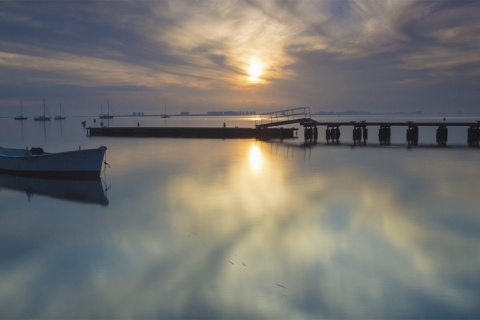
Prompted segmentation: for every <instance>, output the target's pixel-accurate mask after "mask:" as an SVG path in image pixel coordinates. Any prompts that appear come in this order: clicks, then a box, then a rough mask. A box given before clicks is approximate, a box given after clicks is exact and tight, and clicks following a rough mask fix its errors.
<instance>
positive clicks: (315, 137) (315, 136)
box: [313, 126, 318, 143]
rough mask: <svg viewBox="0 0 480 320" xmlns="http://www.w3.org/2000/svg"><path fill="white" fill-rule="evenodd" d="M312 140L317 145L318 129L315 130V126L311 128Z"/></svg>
mask: <svg viewBox="0 0 480 320" xmlns="http://www.w3.org/2000/svg"><path fill="white" fill-rule="evenodd" d="M313 139H314V140H315V143H317V139H318V129H317V126H315V127H313Z"/></svg>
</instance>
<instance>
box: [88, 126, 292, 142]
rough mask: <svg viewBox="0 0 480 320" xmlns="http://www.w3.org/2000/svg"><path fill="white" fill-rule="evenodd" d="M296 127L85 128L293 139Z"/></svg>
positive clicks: (128, 133)
mask: <svg viewBox="0 0 480 320" xmlns="http://www.w3.org/2000/svg"><path fill="white" fill-rule="evenodd" d="M297 130H298V129H297V128H225V127H219V128H212V127H98V128H91V127H90V128H87V134H88V135H89V136H110V137H158V138H209V139H247V138H255V139H259V140H269V139H293V138H295V137H296V132H297Z"/></svg>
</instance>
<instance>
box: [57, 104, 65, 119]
mask: <svg viewBox="0 0 480 320" xmlns="http://www.w3.org/2000/svg"><path fill="white" fill-rule="evenodd" d="M65 118H66V116H65V111H63V108H62V104H61V103H60V113H59V114H58V116H55V120H65Z"/></svg>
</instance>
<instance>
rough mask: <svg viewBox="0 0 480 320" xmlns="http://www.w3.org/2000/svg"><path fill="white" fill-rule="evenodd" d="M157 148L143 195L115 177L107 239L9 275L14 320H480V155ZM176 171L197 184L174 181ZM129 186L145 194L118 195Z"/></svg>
mask: <svg viewBox="0 0 480 320" xmlns="http://www.w3.org/2000/svg"><path fill="white" fill-rule="evenodd" d="M146 143H147V144H148V143H152V151H151V152H152V154H151V155H149V154H148V152H149V151H148V150H149V149H148V148H147V149H146V150H147V151H145V152H146V154H144V155H143V156H144V157H143V160H142V161H143V163H144V167H142V168H138V169H135V170H142V172H143V171H144V170H145V171H148V170H146V169H147V168H150V169H151V170H149V171H148V172H149V173H150V176H148V175H146V174H145V175H142V180H133V179H134V178H132V177H133V176H135V172H134V170H133V169H132V170H133V172H132V171H127V172H126V173H125V177H122V176H121V175H119V176H118V177H113V178H112V179H113V180H114V181H113V182H112V184H113V185H114V186H115V184H114V182H115V180H116V181H117V184H116V186H117V189H115V188H112V192H111V193H110V199H111V201H110V203H111V205H110V206H109V207H108V210H114V211H111V212H112V213H114V214H111V215H109V216H105V215H104V216H92V215H89V216H88V219H91V220H90V221H89V223H91V224H98V223H103V224H102V226H104V227H105V228H104V229H100V228H97V229H93V230H91V231H90V233H89V234H88V237H86V236H85V238H82V237H81V236H80V235H79V236H78V237H77V238H76V239H73V240H70V242H67V243H66V244H64V245H63V246H60V247H58V248H56V249H55V250H52V247H49V246H48V245H43V246H40V247H39V250H40V251H39V252H40V253H45V252H47V253H49V254H48V255H47V256H42V254H40V253H36V254H32V253H26V254H25V257H24V259H22V260H17V262H15V263H14V264H13V265H12V268H2V269H1V273H0V279H1V280H2V288H5V286H3V284H4V283H7V284H9V285H8V286H7V287H8V289H0V296H1V297H2V298H1V301H2V302H5V301H10V302H12V303H11V304H10V305H9V307H8V310H9V311H10V312H9V313H6V314H5V315H6V316H13V315H20V317H26V316H35V317H44V318H49V317H52V316H59V317H61V316H68V315H70V316H71V315H72V314H74V315H75V316H78V317H89V318H92V317H93V318H99V317H107V318H118V317H123V318H141V317H149V318H152V317H154V318H194V317H207V318H223V319H225V318H289V319H292V318H302V319H305V318H312V319H313V318H314V319H318V318H395V317H400V318H412V317H416V318H439V317H450V318H452V317H454V318H462V317H464V318H466V317H471V316H472V315H474V314H478V312H479V307H478V306H477V305H476V300H475V299H476V298H477V297H478V295H479V292H480V284H479V281H478V279H477V278H478V277H477V275H478V270H480V260H479V259H478V257H479V256H480V249H479V248H480V239H479V237H478V234H479V233H478V231H479V230H480V221H479V218H478V214H477V209H478V207H479V206H480V200H478V199H477V197H475V196H474V195H475V191H474V190H479V187H480V182H479V181H480V179H478V178H479V174H480V173H478V170H476V169H477V167H476V165H477V164H478V160H479V159H478V158H479V155H478V154H477V153H475V152H467V151H465V153H462V152H463V151H460V155H453V153H452V154H445V153H440V152H439V151H437V150H433V151H432V150H420V149H419V150H415V151H414V152H408V153H407V151H405V150H401V151H400V150H366V149H357V150H350V149H348V148H314V149H312V150H311V151H310V152H309V153H308V155H306V153H304V152H306V151H304V150H303V149H297V150H295V151H294V152H290V153H288V152H287V150H286V149H283V147H280V148H276V147H273V146H272V145H270V144H267V143H258V142H257V143H256V144H255V143H253V142H250V141H208V142H205V141H202V142H201V144H202V145H203V148H204V150H208V152H197V153H195V154H196V155H197V156H196V157H195V158H194V159H192V158H188V157H185V152H187V153H188V154H192V152H191V149H189V148H194V144H196V143H197V142H186V141H182V142H181V143H180V144H172V145H170V146H169V148H170V149H169V151H170V153H169V156H168V157H166V159H165V160H164V159H163V158H162V157H156V153H157V152H158V151H154V150H156V149H155V148H156V145H155V142H146ZM154 146H155V147H154ZM185 150H189V151H185ZM114 152H115V151H112V153H114ZM111 158H112V159H113V158H115V155H111ZM252 159H254V160H255V161H253V160H252ZM167 163H168V165H167ZM259 164H260V165H259ZM173 166H178V168H180V167H182V168H184V170H175V171H173V172H172V171H168V169H169V168H172V167H173ZM257 166H258V167H259V168H261V169H256V168H257ZM163 167H165V168H163ZM139 172H140V171H139ZM122 179H123V180H122ZM124 180H125V181H126V180H129V181H130V183H135V186H136V188H135V190H131V192H130V193H129V194H128V195H129V196H127V193H126V191H123V190H120V191H116V192H119V194H117V195H115V193H114V192H113V190H119V189H120V188H122V185H121V184H120V183H119V182H121V181H124ZM124 188H125V189H127V186H125V187H124ZM130 189H131V187H130ZM124 192H125V193H124ZM112 193H113V194H112ZM62 227H64V228H65V227H70V228H74V227H75V226H74V225H73V224H70V223H64V224H63V225H62ZM80 227H81V228H85V229H87V228H88V227H87V224H85V225H82V226H80ZM37 228H42V224H40V225H38V226H37ZM2 229H3V228H2ZM67 231H68V230H67ZM50 232H53V233H55V229H50ZM64 232H65V230H64ZM79 232H80V231H79ZM84 232H85V231H84ZM23 236H24V237H28V235H23ZM31 240H32V241H33V240H41V239H31ZM10 241H14V240H10ZM75 256H77V257H78V258H77V260H74V261H75V262H74V263H70V264H68V265H64V264H65V259H66V258H67V257H70V258H71V257H75ZM7 279H9V280H7ZM12 279H13V280H12ZM20 279H22V280H20ZM4 280H5V281H4ZM41 283H49V285H48V289H49V290H48V291H47V292H45V296H44V297H45V298H44V301H43V303H42V304H40V303H38V304H37V306H36V309H34V310H30V311H29V312H26V311H24V309H23V308H22V306H21V305H20V302H15V301H14V300H13V299H12V297H13V296H22V297H24V299H23V300H27V301H30V303H33V301H34V300H35V297H38V296H40V292H41V291H42V286H41V285H40V284H41ZM68 288H70V289H68ZM71 288H75V289H71ZM2 304H3V303H2Z"/></svg>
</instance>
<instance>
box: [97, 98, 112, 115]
mask: <svg viewBox="0 0 480 320" xmlns="http://www.w3.org/2000/svg"><path fill="white" fill-rule="evenodd" d="M107 105H108V109H107V113H103V111H102V113H100V116H99V118H100V119H113V114H110V102H109V101H108V100H107Z"/></svg>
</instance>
